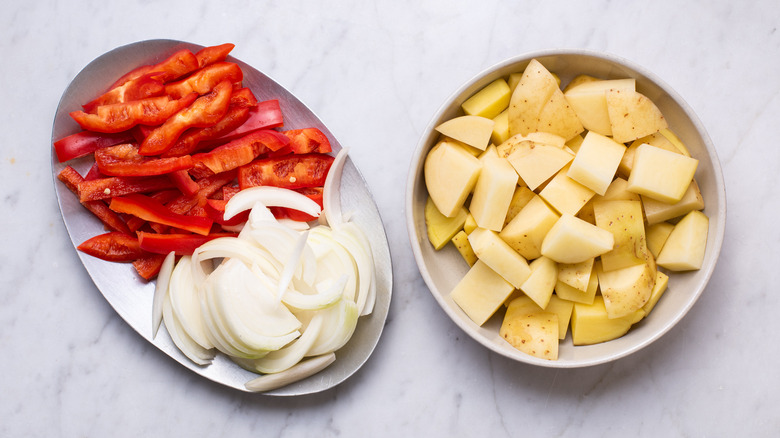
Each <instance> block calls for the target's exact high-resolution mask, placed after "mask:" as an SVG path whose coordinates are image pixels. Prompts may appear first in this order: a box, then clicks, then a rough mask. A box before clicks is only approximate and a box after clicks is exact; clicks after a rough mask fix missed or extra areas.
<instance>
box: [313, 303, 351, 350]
mask: <svg viewBox="0 0 780 438" xmlns="http://www.w3.org/2000/svg"><path fill="white" fill-rule="evenodd" d="M322 312H323V313H324V314H325V321H324V324H323V326H322V329H321V330H320V335H319V336H318V337H317V341H316V342H315V343H314V344H313V345H312V347H311V348H310V349H309V352H308V353H307V355H311V356H319V355H320V354H325V353H330V352H333V351H336V350H338V349H339V348H341V347H343V346H344V345H345V344H346V343H347V341H349V339H350V338H351V337H352V333H354V332H355V327H357V322H358V318H359V317H360V315H359V314H358V308H357V305H356V304H355V303H354V302H352V301H349V300H341V301H340V302H339V303H338V304H337V305H335V306H333V307H330V308H328V309H326V310H323V311H322Z"/></svg>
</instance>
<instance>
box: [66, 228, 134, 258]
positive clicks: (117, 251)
mask: <svg viewBox="0 0 780 438" xmlns="http://www.w3.org/2000/svg"><path fill="white" fill-rule="evenodd" d="M77 249H78V250H79V251H81V252H83V253H85V254H89V255H91V256H92V257H97V258H99V259H101V260H107V261H109V262H132V261H133V260H135V259H137V258H139V257H141V256H143V255H144V252H143V251H142V250H141V245H139V244H138V238H137V237H135V236H133V235H132V234H126V233H118V232H116V231H112V232H110V233H105V234H99V235H97V236H95V237H92V238H89V239H87V240H86V241H84V243H82V244H81V245H79V246H78V247H77Z"/></svg>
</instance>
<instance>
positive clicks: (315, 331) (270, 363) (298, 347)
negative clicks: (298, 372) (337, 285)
mask: <svg viewBox="0 0 780 438" xmlns="http://www.w3.org/2000/svg"><path fill="white" fill-rule="evenodd" d="M324 318H325V315H324V314H323V313H320V312H318V313H317V314H316V315H314V317H312V319H311V321H309V325H308V326H306V330H304V332H303V334H302V335H301V337H300V338H298V339H296V340H295V341H294V342H292V343H291V344H290V345H288V346H286V347H284V348H280V349H279V350H276V351H272V352H270V353H268V354H267V355H265V357H263V358H260V359H257V360H256V361H255V369H256V370H257V371H259V372H261V373H264V374H270V373H278V372H282V371H284V370H286V369H288V368H290V367H292V366H293V365H295V364H296V363H298V362H300V361H301V359H303V358H304V357H305V356H306V353H308V352H309V349H310V348H311V346H312V345H313V344H314V342H315V341H316V340H317V337H318V336H319V334H320V329H321V328H322V324H323V320H324Z"/></svg>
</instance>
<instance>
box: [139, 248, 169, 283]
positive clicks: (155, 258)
mask: <svg viewBox="0 0 780 438" xmlns="http://www.w3.org/2000/svg"><path fill="white" fill-rule="evenodd" d="M166 256H167V254H153V253H148V252H147V253H146V254H145V255H144V256H142V257H141V258H139V259H136V260H133V267H134V268H135V270H136V272H138V275H140V276H141V277H142V278H143V279H145V280H151V279H153V278H154V277H156V276H157V274H159V273H160V268H162V264H163V262H164V261H165V257H166Z"/></svg>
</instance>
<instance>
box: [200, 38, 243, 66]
mask: <svg viewBox="0 0 780 438" xmlns="http://www.w3.org/2000/svg"><path fill="white" fill-rule="evenodd" d="M234 47H236V45H235V44H231V43H227V44H220V45H218V46H211V47H204V48H202V49H200V50H199V51H198V52H197V53H195V57H196V58H198V65H199V66H200V68H203V67H205V66H207V65H210V64H214V63H217V62H222V61H224V60H225V58H227V56H228V54H229V53H230V51H231V50H233V48H234Z"/></svg>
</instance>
